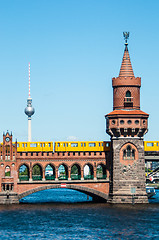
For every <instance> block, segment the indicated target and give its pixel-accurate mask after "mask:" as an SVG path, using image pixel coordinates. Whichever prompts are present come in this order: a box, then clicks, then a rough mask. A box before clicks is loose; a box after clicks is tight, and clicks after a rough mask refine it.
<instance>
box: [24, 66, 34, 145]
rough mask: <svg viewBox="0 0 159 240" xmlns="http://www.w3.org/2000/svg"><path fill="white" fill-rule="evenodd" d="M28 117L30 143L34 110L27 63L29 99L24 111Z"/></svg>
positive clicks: (29, 140)
mask: <svg viewBox="0 0 159 240" xmlns="http://www.w3.org/2000/svg"><path fill="white" fill-rule="evenodd" d="M24 112H25V114H26V115H27V116H28V142H31V116H32V115H33V114H34V112H35V109H34V108H33V107H32V98H31V96H30V63H29V97H28V99H27V107H26V108H25V110H24Z"/></svg>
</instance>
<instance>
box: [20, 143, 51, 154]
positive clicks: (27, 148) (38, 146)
mask: <svg viewBox="0 0 159 240" xmlns="http://www.w3.org/2000/svg"><path fill="white" fill-rule="evenodd" d="M17 152H53V142H17Z"/></svg>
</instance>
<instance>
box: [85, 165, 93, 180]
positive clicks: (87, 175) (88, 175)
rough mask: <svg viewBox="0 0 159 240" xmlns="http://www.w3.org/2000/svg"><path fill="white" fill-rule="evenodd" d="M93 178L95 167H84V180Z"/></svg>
mask: <svg viewBox="0 0 159 240" xmlns="http://www.w3.org/2000/svg"><path fill="white" fill-rule="evenodd" d="M93 178H94V171H93V166H92V165H91V164H89V163H88V164H86V165H85V166H84V179H85V180H89V179H93Z"/></svg>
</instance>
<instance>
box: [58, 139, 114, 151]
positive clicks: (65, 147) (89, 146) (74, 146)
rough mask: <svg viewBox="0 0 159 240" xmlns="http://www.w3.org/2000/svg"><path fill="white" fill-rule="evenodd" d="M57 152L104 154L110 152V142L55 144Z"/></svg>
mask: <svg viewBox="0 0 159 240" xmlns="http://www.w3.org/2000/svg"><path fill="white" fill-rule="evenodd" d="M54 150H55V152H103V151H110V142H102V141H101V142H99V141H98V142H97V141H91V142H78V141H77V142H55V145H54Z"/></svg>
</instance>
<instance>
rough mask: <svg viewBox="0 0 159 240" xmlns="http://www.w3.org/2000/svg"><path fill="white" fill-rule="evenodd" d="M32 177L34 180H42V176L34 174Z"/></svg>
mask: <svg viewBox="0 0 159 240" xmlns="http://www.w3.org/2000/svg"><path fill="white" fill-rule="evenodd" d="M32 179H33V181H39V180H42V176H39V175H33V176H32Z"/></svg>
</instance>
